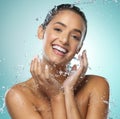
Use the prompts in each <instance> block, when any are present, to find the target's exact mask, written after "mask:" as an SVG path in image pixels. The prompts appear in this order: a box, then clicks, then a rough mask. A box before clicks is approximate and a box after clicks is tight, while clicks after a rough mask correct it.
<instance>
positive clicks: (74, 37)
mask: <svg viewBox="0 0 120 119" xmlns="http://www.w3.org/2000/svg"><path fill="white" fill-rule="evenodd" d="M72 38H73V39H75V40H78V41H79V40H80V37H78V36H76V35H72Z"/></svg>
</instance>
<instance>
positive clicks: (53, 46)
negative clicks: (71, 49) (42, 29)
mask: <svg viewBox="0 0 120 119" xmlns="http://www.w3.org/2000/svg"><path fill="white" fill-rule="evenodd" d="M55 46H56V47H58V48H56V47H55ZM52 49H53V51H54V53H55V54H57V55H60V56H64V55H66V54H67V53H68V49H66V48H65V47H64V46H61V45H59V44H52ZM60 49H61V50H60Z"/></svg>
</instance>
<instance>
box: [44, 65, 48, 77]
mask: <svg viewBox="0 0 120 119" xmlns="http://www.w3.org/2000/svg"><path fill="white" fill-rule="evenodd" d="M45 77H46V79H49V68H48V65H45Z"/></svg>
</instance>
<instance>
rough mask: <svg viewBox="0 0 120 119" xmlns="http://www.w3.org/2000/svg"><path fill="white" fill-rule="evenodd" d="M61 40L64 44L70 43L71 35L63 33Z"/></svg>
mask: <svg viewBox="0 0 120 119" xmlns="http://www.w3.org/2000/svg"><path fill="white" fill-rule="evenodd" d="M60 42H61V43H62V44H63V45H68V44H69V35H63V36H61V38H60Z"/></svg>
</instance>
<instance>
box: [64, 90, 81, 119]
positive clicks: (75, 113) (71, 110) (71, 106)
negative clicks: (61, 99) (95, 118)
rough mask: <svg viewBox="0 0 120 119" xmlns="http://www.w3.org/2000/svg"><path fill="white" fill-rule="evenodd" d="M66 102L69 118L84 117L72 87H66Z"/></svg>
mask: <svg viewBox="0 0 120 119" xmlns="http://www.w3.org/2000/svg"><path fill="white" fill-rule="evenodd" d="M64 93H65V103H66V110H67V118H68V119H82V118H81V115H80V112H79V110H78V107H77V105H76V101H75V96H74V91H73V90H71V89H69V88H68V89H65V92H64Z"/></svg>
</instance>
